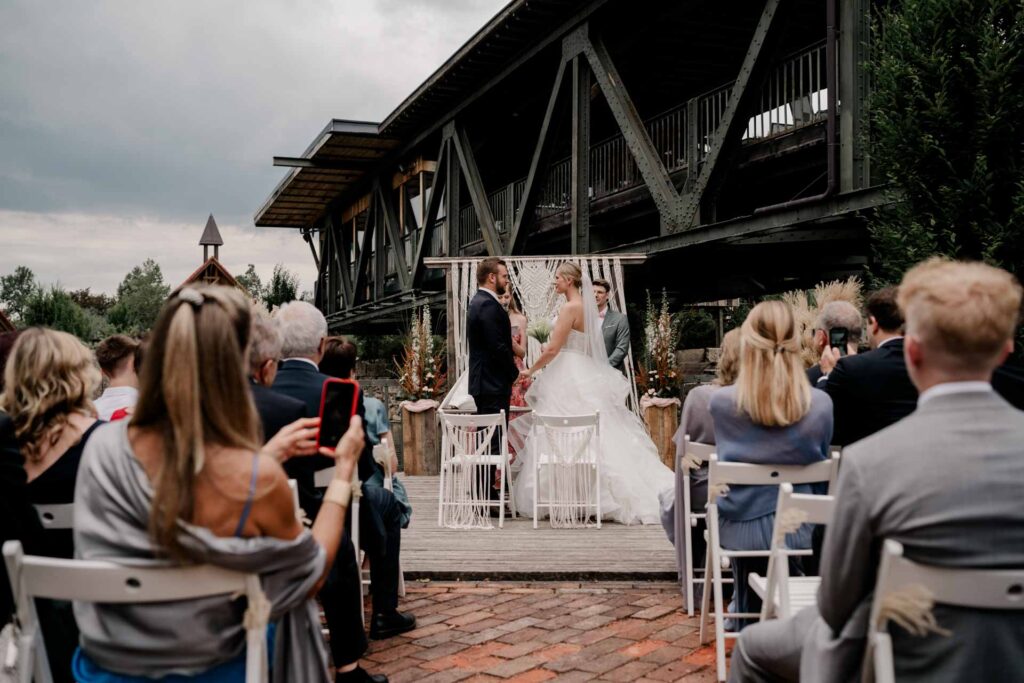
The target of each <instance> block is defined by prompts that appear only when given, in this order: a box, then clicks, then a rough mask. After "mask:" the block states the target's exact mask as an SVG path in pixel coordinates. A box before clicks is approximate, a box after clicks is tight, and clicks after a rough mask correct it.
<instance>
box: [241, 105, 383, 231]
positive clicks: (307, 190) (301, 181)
mask: <svg viewBox="0 0 1024 683" xmlns="http://www.w3.org/2000/svg"><path fill="white" fill-rule="evenodd" d="M397 144H398V141H397V140H395V139H393V138H386V137H382V136H381V135H380V134H379V132H378V124H376V123H372V122H369V121H346V120H343V119H333V120H331V122H330V123H328V124H327V126H326V127H325V128H324V129H323V131H321V133H320V134H319V135H318V136H317V137H316V138H315V139H314V140H313V142H312V143H311V144H310V145H309V147H307V148H306V151H305V152H303V153H302V156H300V157H275V159H274V165H275V166H284V167H288V168H291V170H290V171H289V172H288V174H287V175H286V176H285V177H284V179H283V180H281V182H279V183H278V184H277V187H276V188H274V191H273V192H272V193H271V195H270V197H269V198H268V199H267V200H266V201H265V202H264V203H263V206H261V207H260V209H259V211H257V212H256V216H255V217H254V222H255V224H256V226H257V227H282V228H305V227H307V226H309V225H310V224H311V223H313V222H314V221H316V220H317V219H318V218H320V216H321V215H323V213H324V211H325V210H326V209H327V206H328V204H330V202H331V201H332V200H333V199H334V198H336V197H337V196H338V195H340V194H342V193H344V192H345V191H346V190H348V189H349V188H350V187H352V186H353V185H354V184H356V183H359V182H360V181H362V180H363V179H364V177H365V176H366V174H367V173H369V172H370V171H371V170H372V169H373V168H374V166H375V165H376V164H377V162H379V161H380V160H381V159H382V158H383V157H385V156H386V155H387V154H388V153H389V152H390V151H391V150H393V149H394V148H395V146H396V145H397Z"/></svg>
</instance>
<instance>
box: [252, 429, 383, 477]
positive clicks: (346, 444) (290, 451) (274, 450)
mask: <svg viewBox="0 0 1024 683" xmlns="http://www.w3.org/2000/svg"><path fill="white" fill-rule="evenodd" d="M319 431H320V418H319V417H304V418H302V419H299V420H296V421H295V422H292V423H291V424H290V425H287V426H286V427H283V428H281V431H279V432H278V433H277V434H275V435H274V438H272V439H271V440H270V441H268V442H267V443H266V445H265V446H264V447H263V451H262V452H263V454H264V455H269V456H270V457H272V458H274V459H275V460H277V461H278V462H284V461H285V460H287V459H288V458H293V457H298V456H303V455H316V454H317V453H318V452H319V454H320V455H326V456H327V457H330V458H334V459H335V460H336V466H335V470H334V472H335V478H336V479H342V480H343V481H350V480H351V479H352V472H353V471H354V470H355V467H356V462H358V460H359V455H360V454H361V453H362V451H363V445H364V435H363V420H362V418H361V417H359V416H358V415H355V416H353V417H352V421H351V423H350V424H349V426H348V431H346V432H345V435H344V436H343V437H341V441H339V442H338V446H337V448H334V449H330V448H324V447H321V448H320V450H319V451H317V447H316V438H317V433H318V432H319Z"/></svg>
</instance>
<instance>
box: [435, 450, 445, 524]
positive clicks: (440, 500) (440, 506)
mask: <svg viewBox="0 0 1024 683" xmlns="http://www.w3.org/2000/svg"><path fill="white" fill-rule="evenodd" d="M444 470H445V463H444V452H443V449H442V453H441V468H440V475H441V476H440V477H439V478H438V490H437V525H438V526H444Z"/></svg>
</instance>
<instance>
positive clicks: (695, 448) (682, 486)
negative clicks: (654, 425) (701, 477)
mask: <svg viewBox="0 0 1024 683" xmlns="http://www.w3.org/2000/svg"><path fill="white" fill-rule="evenodd" d="M714 452H715V445H714V444H710V443H700V442H699V441H691V440H690V435H689V434H686V435H684V436H683V448H682V450H678V449H677V452H676V505H675V527H676V563H677V564H678V566H679V579H680V581H681V582H682V586H683V595H684V597H685V599H686V614H687V616H691V617H692V616H693V613H694V601H693V593H694V588H695V586H696V585H697V584H703V583H704V582H705V578H706V577H703V576H702V577H701V578H697V577H696V576H695V573H696V571H695V569H694V566H693V564H694V563H693V530H694V528H696V526H697V522H698V520H701V519H705V518H706V517H707V515H705V514H704V513H694V512H692V511H691V508H692V507H693V505H692V502H691V501H692V495H691V493H690V486H691V483H692V482H691V480H690V471H691V467H692V466H693V465H696V464H697V463H698V462H699V463H700V464H701V465H704V464H706V463H707V461H708V460H710V459H711V455H712V454H713V453H714Z"/></svg>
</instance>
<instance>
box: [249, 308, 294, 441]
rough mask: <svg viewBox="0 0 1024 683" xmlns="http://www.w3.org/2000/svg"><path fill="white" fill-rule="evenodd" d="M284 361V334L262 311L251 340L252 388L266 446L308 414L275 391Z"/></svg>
mask: <svg viewBox="0 0 1024 683" xmlns="http://www.w3.org/2000/svg"><path fill="white" fill-rule="evenodd" d="M280 361H281V334H280V333H279V332H278V330H277V322H276V321H275V320H273V319H272V318H271V317H270V316H269V315H267V314H266V313H265V312H263V311H260V310H254V311H253V317H252V336H251V337H250V339H249V384H250V387H251V389H252V400H253V402H254V403H255V404H256V412H257V413H258V414H259V416H260V425H261V426H262V428H263V441H264V443H266V442H267V441H269V440H270V439H271V438H273V437H274V435H275V434H277V433H278V432H279V431H281V429H282V428H284V427H285V426H287V425H290V424H292V423H293V422H295V421H296V420H301V419H303V417H304V416H305V414H306V406H305V405H303V403H302V401H299V400H296V399H294V398H292V397H290V396H285V395H284V394H280V393H278V392H276V391H274V390H273V389H271V388H270V387H271V385H272V384H273V383H274V377H275V376H276V375H277V366H278V363H280Z"/></svg>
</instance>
